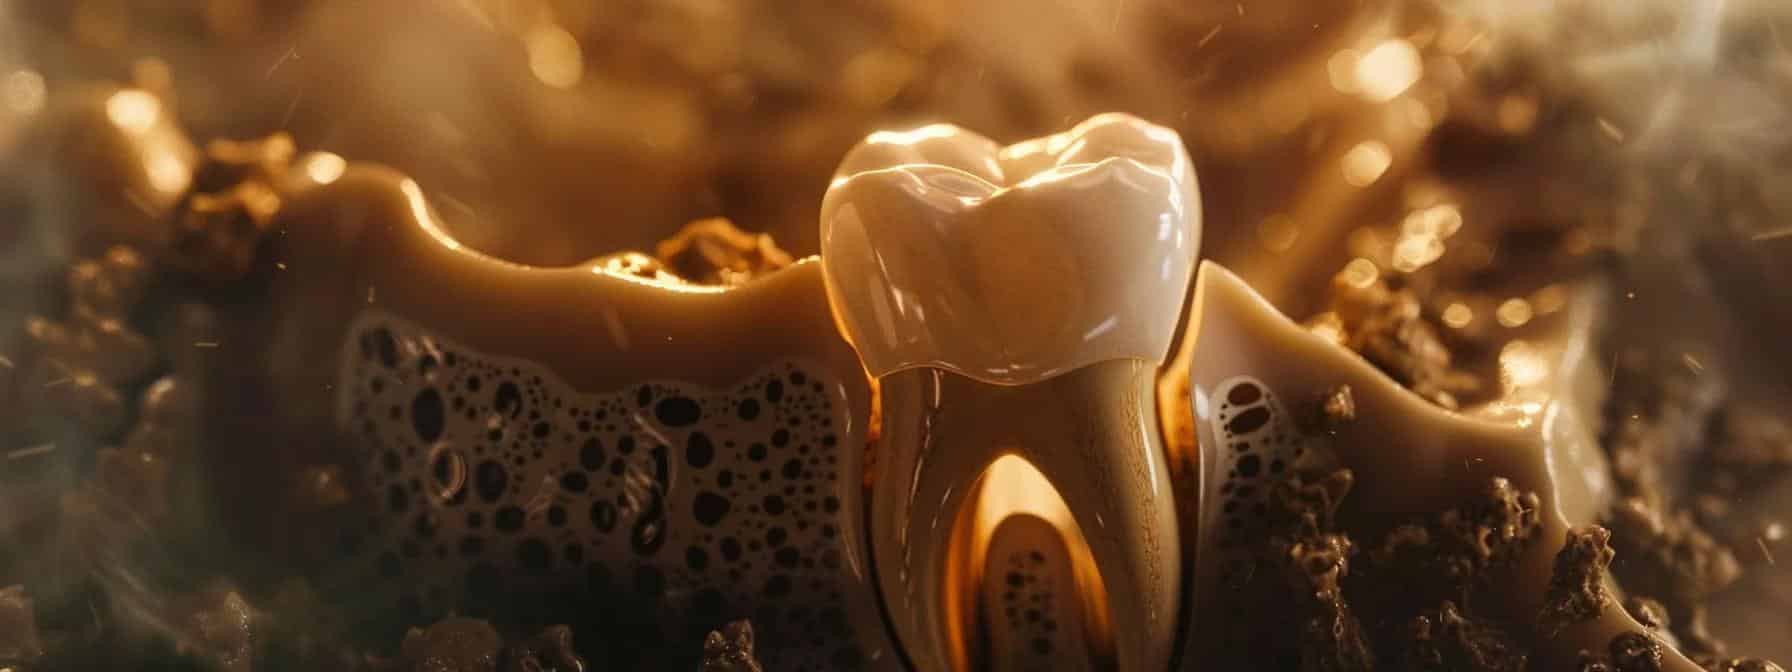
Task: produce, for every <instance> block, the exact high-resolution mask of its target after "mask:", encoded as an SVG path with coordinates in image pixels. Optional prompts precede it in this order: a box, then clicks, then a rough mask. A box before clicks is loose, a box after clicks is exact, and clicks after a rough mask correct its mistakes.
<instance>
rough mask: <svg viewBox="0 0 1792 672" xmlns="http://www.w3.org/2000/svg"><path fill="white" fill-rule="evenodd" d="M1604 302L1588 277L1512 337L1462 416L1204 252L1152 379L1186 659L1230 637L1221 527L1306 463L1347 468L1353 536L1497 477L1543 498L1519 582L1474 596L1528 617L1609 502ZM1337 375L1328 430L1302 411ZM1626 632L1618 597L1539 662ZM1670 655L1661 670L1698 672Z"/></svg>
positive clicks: (1195, 659)
mask: <svg viewBox="0 0 1792 672" xmlns="http://www.w3.org/2000/svg"><path fill="white" fill-rule="evenodd" d="M1603 301H1604V292H1603V288H1602V287H1600V286H1598V285H1597V284H1593V283H1589V284H1584V285H1582V286H1581V287H1580V288H1579V289H1578V290H1576V292H1575V294H1574V296H1573V297H1572V298H1571V299H1570V300H1569V304H1568V306H1567V307H1565V308H1564V309H1563V310H1562V311H1561V313H1560V314H1558V315H1555V316H1553V317H1551V318H1550V319H1551V320H1552V322H1551V323H1549V324H1547V325H1540V326H1542V328H1541V329H1540V330H1539V331H1538V332H1537V333H1535V337H1534V338H1531V339H1529V340H1526V341H1514V342H1513V344H1512V345H1508V346H1507V348H1506V350H1505V354H1504V355H1503V356H1502V358H1501V359H1502V362H1501V363H1502V368H1503V369H1504V370H1503V372H1502V381H1501V383H1502V390H1503V394H1501V395H1500V396H1499V397H1498V398H1496V399H1494V400H1493V401H1490V402H1487V403H1485V404H1481V405H1479V406H1475V407H1471V408H1466V409H1464V410H1463V411H1461V412H1453V411H1448V410H1445V409H1443V408H1440V407H1438V406H1435V405H1433V404H1432V403H1430V402H1427V401H1425V400H1423V399H1421V398H1420V397H1418V396H1417V395H1415V394H1413V393H1412V392H1410V391H1408V390H1406V389H1405V388H1403V387H1401V386H1400V385H1398V384H1397V383H1395V382H1394V381H1393V380H1392V379H1390V378H1388V377H1387V376H1386V375H1384V374H1382V373H1381V372H1380V371H1377V370H1376V369H1375V368H1374V367H1373V366H1372V365H1370V364H1369V363H1368V362H1367V361H1365V360H1363V359H1362V358H1361V357H1359V356H1357V355H1356V354H1355V353H1352V352H1350V351H1348V350H1346V349H1344V348H1343V347H1341V346H1338V345H1336V344H1335V343H1332V342H1329V341H1326V340H1324V339H1323V338H1321V337H1319V336H1317V335H1314V334H1312V333H1310V332H1308V331H1306V330H1305V329H1303V328H1301V327H1300V326H1298V325H1297V324H1295V323H1294V322H1292V321H1290V320H1289V319H1288V318H1286V317H1284V316H1282V315H1281V314H1280V313H1278V312H1277V311H1276V310H1275V308H1274V307H1273V306H1271V305H1270V304H1269V303H1268V302H1267V301H1265V300H1264V299H1263V298H1262V297H1260V296H1258V295H1257V294H1256V293H1255V292H1253V291H1252V290H1251V289H1250V288H1249V287H1247V286H1246V285H1245V284H1244V282H1243V281H1242V280H1240V279H1239V278H1238V277H1237V276H1234V275H1233V274H1232V273H1231V272H1229V271H1227V270H1225V269H1224V268H1222V267H1220V266H1218V265H1215V264H1213V263H1211V262H1205V263H1203V264H1202V265H1201V268H1200V271H1199V273H1198V276H1197V281H1196V288H1195V298H1194V301H1193V304H1192V308H1191V313H1190V317H1189V324H1188V332H1187V334H1186V336H1185V337H1184V340H1183V343H1182V346H1181V352H1180V353H1179V354H1178V356H1177V358H1176V359H1175V360H1174V362H1173V364H1172V365H1171V366H1170V367H1169V368H1168V369H1167V371H1166V375H1165V379H1164V380H1163V381H1162V382H1161V383H1160V385H1159V388H1158V394H1159V404H1160V406H1159V407H1160V410H1161V411H1162V412H1163V414H1164V423H1165V427H1166V432H1167V433H1168V434H1169V435H1170V436H1172V437H1174V438H1173V439H1172V441H1171V455H1172V458H1171V459H1172V460H1173V461H1174V462H1175V463H1176V468H1177V473H1178V485H1179V486H1184V487H1182V488H1180V489H1179V491H1178V496H1179V497H1180V498H1182V500H1183V509H1182V510H1183V511H1191V510H1193V511H1195V512H1196V514H1195V515H1194V516H1192V517H1190V518H1185V519H1184V520H1185V525H1184V533H1185V535H1187V534H1189V533H1191V532H1192V535H1190V538H1191V539H1192V541H1193V544H1192V549H1193V550H1192V553H1194V555H1195V558H1194V573H1193V577H1192V585H1191V587H1190V593H1191V599H1192V600H1193V601H1192V604H1194V605H1196V607H1195V609H1194V612H1193V613H1192V614H1190V618H1189V620H1188V624H1187V633H1186V636H1187V637H1188V638H1189V647H1188V649H1187V650H1188V651H1189V652H1190V654H1189V656H1188V657H1187V661H1188V662H1187V663H1186V664H1185V665H1184V669H1187V670H1197V669H1203V668H1202V662H1201V661H1203V660H1212V658H1213V654H1214V653H1215V652H1216V651H1217V649H1216V648H1215V647H1219V646H1222V644H1221V643H1220V642H1218V641H1215V639H1216V638H1215V637H1214V633H1213V630H1212V628H1213V627H1214V623H1215V618H1216V617H1215V614H1229V613H1230V612H1229V611H1228V610H1227V606H1226V604H1225V603H1226V599H1227V597H1226V592H1227V591H1224V590H1222V589H1221V585H1220V581H1221V572H1222V571H1223V567H1224V566H1225V564H1226V562H1227V560H1228V559H1229V558H1231V557H1233V556H1232V555H1231V553H1229V552H1228V551H1227V548H1228V547H1229V546H1231V545H1232V542H1233V541H1235V540H1236V537H1232V538H1229V537H1231V536H1232V535H1229V534H1228V531H1229V530H1231V529H1234V527H1233V526H1234V525H1240V526H1243V527H1244V528H1246V529H1248V528H1249V523H1250V520H1249V513H1248V512H1249V511H1250V508H1251V506H1250V505H1251V503H1252V501H1253V500H1252V498H1253V497H1257V496H1260V494H1261V493H1263V492H1264V491H1265V490H1266V488H1267V487H1268V486H1269V484H1270V483H1271V482H1273V481H1275V480H1277V476H1279V475H1280V474H1285V473H1292V472H1293V471H1295V470H1297V469H1304V468H1318V469H1321V470H1323V469H1325V468H1332V467H1341V468H1346V469H1350V470H1351V472H1352V473H1353V475H1354V477H1355V485H1354V487H1353V488H1351V490H1350V493H1351V494H1349V496H1348V498H1347V499H1346V500H1345V506H1344V508H1343V509H1342V510H1341V511H1340V513H1339V514H1338V515H1339V522H1338V524H1339V526H1340V527H1341V528H1343V531H1345V532H1350V531H1352V530H1368V529H1386V526H1387V525H1389V524H1391V523H1399V522H1406V521H1407V520H1409V519H1411V518H1413V517H1414V516H1421V515H1425V514H1427V513H1429V512H1437V511H1442V510H1444V509H1447V508H1450V507H1453V506H1457V505H1459V504H1461V503H1462V502H1463V501H1464V498H1465V497H1467V496H1469V495H1470V494H1471V493H1475V492H1481V491H1483V490H1484V489H1485V488H1486V487H1487V484H1488V483H1489V482H1490V481H1491V479H1494V478H1496V477H1498V478H1506V479H1509V480H1510V482H1511V484H1512V487H1513V489H1514V490H1516V491H1519V492H1523V491H1532V492H1535V493H1537V495H1538V497H1539V499H1540V501H1541V506H1542V510H1541V511H1540V512H1539V515H1540V519H1541V526H1540V528H1539V529H1538V531H1537V533H1536V536H1535V537H1534V538H1533V541H1531V542H1530V546H1529V547H1527V548H1526V549H1525V550H1524V551H1523V553H1522V554H1521V555H1520V556H1519V557H1518V559H1517V561H1516V564H1515V565H1514V566H1513V567H1512V568H1511V569H1510V570H1507V571H1509V572H1510V574H1509V575H1507V578H1509V579H1510V580H1511V581H1512V582H1513V584H1512V586H1511V587H1510V588H1507V589H1503V590H1500V591H1497V594H1490V595H1489V599H1490V600H1492V601H1491V602H1483V603H1481V604H1480V606H1482V607H1486V608H1490V609H1492V610H1493V613H1495V614H1497V615H1499V616H1501V617H1504V618H1506V619H1507V620H1509V621H1510V622H1515V623H1531V622H1535V619H1536V615H1537V613H1538V608H1539V605H1540V603H1541V601H1542V598H1543V594H1544V588H1545V586H1546V585H1547V583H1548V580H1549V576H1550V572H1551V570H1552V566H1553V558H1554V556H1555V554H1556V552H1557V551H1558V550H1559V549H1560V548H1561V545H1562V543H1563V540H1564V539H1565V538H1566V531H1567V530H1568V529H1569V528H1570V527H1571V526H1574V525H1583V524H1587V523H1591V522H1593V521H1594V519H1595V517H1596V516H1598V515H1599V513H1600V511H1601V510H1602V508H1603V507H1604V506H1605V505H1606V504H1607V500H1608V499H1609V498H1610V492H1609V489H1610V487H1609V484H1608V482H1607V477H1606V471H1605V464H1604V457H1603V455H1602V453H1600V451H1599V447H1598V445H1597V443H1596V434H1595V431H1596V426H1597V422H1598V418H1599V414H1600V404H1601V397H1602V395H1603V390H1604V382H1605V379H1604V377H1603V376H1602V375H1600V374H1599V372H1598V369H1599V366H1600V362H1598V361H1595V360H1596V359H1597V358H1596V357H1593V356H1591V355H1590V353H1589V343H1588V341H1589V336H1590V332H1591V331H1592V327H1593V324H1594V323H1595V322H1596V321H1597V320H1598V316H1599V314H1600V312H1601V310H1602V305H1603ZM1340 386H1348V387H1349V389H1350V391H1351V392H1350V400H1351V401H1352V402H1354V419H1353V420H1350V421H1347V422H1343V423H1339V424H1336V425H1332V426H1327V427H1326V428H1325V429H1324V430H1323V431H1318V430H1315V429H1314V428H1313V427H1312V426H1311V425H1310V424H1308V423H1303V422H1302V421H1300V420H1299V418H1298V417H1297V416H1295V415H1294V414H1295V413H1299V412H1300V411H1299V410H1296V409H1295V407H1296V406H1297V405H1299V404H1303V403H1306V402H1309V401H1315V400H1319V399H1322V398H1324V396H1325V395H1326V394H1327V393H1328V392H1330V391H1333V390H1336V389H1338V388H1339V387H1340ZM1190 484H1196V487H1194V488H1191V487H1189V485H1190ZM1247 487H1248V488H1249V490H1248V491H1246V494H1243V495H1240V494H1239V491H1240V490H1242V489H1245V488H1247ZM1228 504H1230V506H1228ZM1235 520H1236V521H1237V522H1234V521H1235ZM1375 541H1377V540H1375V539H1369V540H1363V539H1358V542H1359V543H1374V542H1375ZM1219 618H1230V617H1229V616H1220V617H1219ZM1626 629H1628V630H1637V631H1641V630H1643V628H1641V626H1638V625H1637V624H1636V623H1635V621H1634V620H1632V619H1631V617H1630V616H1629V615H1628V614H1626V613H1625V612H1624V610H1623V608H1622V607H1620V606H1618V604H1617V603H1616V602H1614V603H1613V604H1612V605H1610V606H1608V607H1607V608H1606V609H1605V610H1604V611H1603V612H1602V613H1601V614H1600V615H1599V616H1598V618H1597V619H1595V620H1594V621H1592V622H1588V623H1583V624H1579V625H1576V626H1574V627H1571V628H1569V629H1568V630H1567V631H1565V632H1564V633H1563V635H1562V636H1561V637H1559V638H1554V639H1545V640H1542V641H1541V643H1540V647H1539V649H1538V650H1537V652H1536V653H1537V656H1536V658H1537V659H1538V660H1537V661H1534V662H1539V661H1560V662H1562V663H1563V664H1566V662H1567V661H1572V660H1573V656H1574V654H1575V652H1576V651H1577V650H1578V649H1588V650H1598V649H1599V647H1601V646H1604V645H1605V642H1606V641H1607V640H1608V639H1610V637H1611V636H1612V635H1615V634H1617V633H1619V632H1623V631H1625V630H1626ZM1515 634H1519V635H1521V636H1522V635H1527V634H1529V633H1515ZM1669 655H1670V657H1671V660H1669V661H1668V662H1669V667H1667V668H1664V669H1675V670H1684V671H1689V672H1690V671H1691V670H1694V669H1696V668H1694V667H1691V664H1690V663H1688V662H1687V661H1685V659H1683V658H1679V657H1678V654H1675V653H1670V654H1669Z"/></svg>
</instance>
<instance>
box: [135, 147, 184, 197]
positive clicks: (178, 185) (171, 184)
mask: <svg viewBox="0 0 1792 672" xmlns="http://www.w3.org/2000/svg"><path fill="white" fill-rule="evenodd" d="M143 161H144V166H143V167H144V168H145V169H146V170H147V172H148V174H149V186H151V187H153V188H155V190H156V191H160V192H163V193H177V192H181V191H185V190H186V188H187V184H188V182H189V181H190V180H191V179H192V175H191V173H189V172H188V171H187V164H186V163H185V162H183V161H181V160H180V158H179V157H176V156H175V155H174V153H173V152H151V153H150V154H149V155H148V156H145V157H144V158H143Z"/></svg>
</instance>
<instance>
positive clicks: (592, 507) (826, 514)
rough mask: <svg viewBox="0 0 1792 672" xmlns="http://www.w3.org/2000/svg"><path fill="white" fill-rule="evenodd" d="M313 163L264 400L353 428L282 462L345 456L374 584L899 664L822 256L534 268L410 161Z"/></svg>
mask: <svg viewBox="0 0 1792 672" xmlns="http://www.w3.org/2000/svg"><path fill="white" fill-rule="evenodd" d="M319 162H321V163H319ZM314 166H315V167H318V168H319V169H318V170H311V168H312V167H314ZM299 167H300V170H298V171H295V172H296V173H299V175H298V176H297V177H296V178H295V179H296V180H298V183H295V184H291V185H287V186H286V187H285V189H286V190H287V192H288V193H287V194H286V198H285V201H286V203H285V206H284V207H283V209H282V211H281V213H280V214H279V216H278V219H277V223H276V231H277V232H278V235H277V236H276V238H277V240H276V241H275V249H273V250H272V256H273V259H272V261H273V263H275V264H277V265H278V269H279V270H274V271H271V275H272V278H273V287H272V291H271V296H272V299H271V300H272V302H273V304H274V307H273V308H271V309H270V311H269V312H270V313H271V314H272V317H271V318H270V319H272V321H273V324H272V326H271V327H270V329H269V332H268V334H269V336H268V337H267V339H266V341H265V342H266V343H267V345H268V350H267V352H268V354H267V355H266V357H267V359H266V360H264V361H261V362H259V363H258V366H259V367H260V369H261V371H263V372H264V374H265V375H266V376H267V381H266V382H267V383H268V385H266V386H265V387H267V388H268V389H271V390H272V391H273V392H272V393H273V397H272V399H271V400H270V401H269V402H268V403H267V404H265V406H264V408H265V409H267V410H266V411H265V415H258V416H255V418H254V420H253V421H252V422H253V423H255V424H256V425H258V426H259V427H261V428H262V429H261V431H263V432H267V433H268V434H270V435H272V436H273V437H277V436H279V435H280V434H281V433H282V429H283V428H284V427H305V426H308V425H309V426H312V429H311V431H310V433H309V434H307V435H311V436H315V435H316V434H317V427H320V426H331V425H333V426H334V427H336V428H337V430H338V431H339V432H340V433H341V434H342V435H343V436H344V437H345V438H344V440H343V441H341V442H340V443H341V444H342V445H345V446H348V447H349V449H348V450H346V451H345V454H344V455H342V456H340V457H336V456H330V455H324V454H321V453H303V452H295V453H291V454H286V455H284V456H282V457H281V458H280V459H282V460H284V463H283V464H278V465H276V468H277V469H279V470H280V471H283V472H286V473H304V472H305V469H307V468H309V467H313V466H316V465H317V464H318V463H319V462H320V461H327V460H330V459H335V460H337V463H338V464H340V465H342V466H341V470H342V473H343V474H344V475H345V476H346V477H347V478H348V480H350V481H351V482H353V483H355V484H356V486H357V487H358V488H359V489H360V491H361V493H362V496H361V497H360V498H359V499H358V500H357V502H359V503H358V505H357V506H356V507H353V509H352V510H351V511H349V512H348V513H349V514H350V515H348V516H346V518H347V519H348V520H349V521H350V524H348V525H347V526H346V527H344V528H342V529H341V530H340V531H339V532H337V533H336V536H334V537H331V538H330V539H328V541H329V545H330V547H331V548H332V549H333V550H332V552H334V553H336V554H337V557H336V559H335V562H334V565H335V566H338V567H345V568H347V571H346V575H345V576H344V577H335V578H347V579H348V580H349V581H351V582H350V583H349V584H348V585H351V586H356V587H357V588H356V590H358V591H364V592H366V593H367V594H368V598H369V600H370V601H375V603H374V604H372V605H364V606H373V607H378V606H384V607H386V608H385V609H384V610H383V611H384V612H385V613H393V611H394V609H393V607H394V606H396V607H397V609H396V611H397V613H398V614H400V615H402V616H406V617H407V620H408V621H409V622H410V623H416V622H428V621H429V620H431V619H432V618H434V617H436V616H439V615H440V614H443V613H448V612H450V611H459V612H461V613H471V614H475V615H478V614H483V613H488V610H493V609H503V608H504V607H505V606H506V605H513V606H515V607H518V608H520V610H521V616H522V617H525V618H543V617H546V618H570V619H575V621H574V622H581V623H596V624H598V625H600V626H601V625H603V624H606V623H611V624H615V625H617V627H616V628H615V629H614V630H613V631H614V632H636V633H639V632H642V631H641V630H638V629H637V630H630V629H628V628H630V627H634V628H638V627H640V626H642V625H643V624H647V625H652V624H655V623H657V624H660V625H662V626H663V627H665V628H666V630H665V631H664V633H663V634H664V635H665V638H664V639H654V638H651V637H649V638H642V639H640V640H639V641H638V642H637V644H636V646H637V647H638V648H640V649H641V650H643V651H648V650H652V649H650V648H649V647H651V646H653V644H652V642H654V641H660V642H664V643H666V644H667V645H668V646H671V647H674V649H675V650H678V651H690V652H695V651H698V650H700V643H701V641H702V635H703V634H704V633H705V632H706V631H708V630H710V629H713V628H716V627H718V626H719V625H720V624H722V623H725V622H728V621H729V620H733V619H737V618H743V617H751V618H753V620H754V626H755V628H756V630H757V632H758V633H759V635H760V644H761V647H760V651H761V654H762V656H763V657H764V660H765V661H766V663H767V664H768V665H769V666H772V667H773V668H775V669H791V670H823V669H825V670H834V669H896V668H894V667H893V666H895V665H898V664H899V663H898V662H897V661H898V660H899V656H898V655H897V654H896V652H895V651H893V650H892V648H891V646H890V644H889V643H888V641H887V637H886V635H885V634H884V633H885V632H886V630H885V627H884V625H883V622H882V617H881V615H880V614H879V612H878V607H877V603H876V593H875V591H874V588H872V586H871V585H870V583H869V581H870V577H869V575H868V568H869V563H868V562H867V558H866V556H865V551H864V536H863V532H862V530H861V528H862V525H863V522H862V521H863V515H862V511H863V509H862V508H861V507H862V497H861V494H860V493H861V490H862V487H863V486H862V483H863V479H862V477H861V474H860V470H861V458H862V455H863V451H864V446H865V443H866V424H867V418H868V416H869V413H870V387H869V384H868V381H867V380H866V378H865V376H864V373H863V369H862V368H861V367H860V365H859V363H858V360H857V358H856V356H855V355H854V353H853V351H852V350H851V349H850V348H849V347H848V346H847V344H846V343H845V341H843V340H842V339H841V338H840V336H839V334H838V331H837V329H836V328H835V325H834V321H833V317H832V315H831V314H830V312H829V311H828V307H827V301H826V298H825V295H824V289H823V284H822V276H821V272H820V271H821V269H820V266H819V264H818V263H816V262H814V261H813V260H809V261H803V262H798V263H796V264H795V265H793V266H790V267H788V268H785V269H782V270H779V271H776V272H773V273H771V274H769V275H767V276H765V277H762V278H759V279H756V280H753V281H750V282H746V283H743V284H740V285H738V286H733V287H730V288H725V289H724V288H721V287H705V286H696V285H689V284H683V283H681V282H679V281H676V280H674V279H667V278H659V279H653V278H648V277H642V276H640V275H635V274H631V273H629V272H628V271H627V269H626V268H622V266H624V265H619V264H616V263H611V262H613V261H615V260H614V259H610V260H604V259H600V260H595V261H593V262H591V263H588V264H584V265H580V266H572V267H562V268H541V267H529V266H522V265H517V264H512V263H508V262H505V261H501V260H498V259H493V258H490V257H486V256H484V255H481V254H479V253H477V252H474V251H472V250H470V249H467V248H465V247H464V246H462V245H460V244H459V243H457V242H456V241H455V240H453V239H452V238H450V237H448V236H447V235H446V234H445V233H444V232H443V231H442V229H441V228H440V226H438V224H437V222H436V219H435V217H434V215H433V214H432V212H431V210H430V208H429V206H428V204H427V202H426V201H425V199H424V197H423V196H422V195H421V192H420V191H419V189H418V188H417V185H416V184H414V183H412V182H411V181H409V180H407V179H404V178H403V177H402V176H399V175H397V174H394V173H392V172H390V171H387V170H384V169H380V168H375V167H366V166H360V165H349V166H347V167H346V170H344V166H343V164H342V163H341V162H340V160H339V159H335V158H334V157H327V156H322V157H310V158H305V159H301V161H300V166H299ZM239 338H240V336H239ZM233 340H234V339H233ZM235 389H250V388H247V387H239V388H235ZM275 418H284V419H285V420H284V422H286V423H288V424H287V425H285V426H284V427H282V426H270V425H269V424H268V423H270V422H272V421H273V420H274V419H275ZM295 431H296V430H295ZM255 452H260V453H263V454H260V455H257V456H255V457H254V458H248V457H242V458H236V459H235V462H239V463H246V462H255V463H259V464H261V466H259V467H258V469H259V470H262V471H265V470H267V469H268V468H269V467H268V466H266V464H265V460H266V459H267V455H266V454H265V452H267V451H255ZM219 461H220V462H222V464H220V465H219V469H220V471H221V472H222V473H229V474H247V473H251V471H250V469H249V466H248V464H232V458H231V457H230V456H222V458H221V459H220V460H219ZM227 485H228V484H227ZM240 487H245V488H246V487H265V486H247V485H242V486H240ZM252 496H253V495H252V493H245V495H244V498H243V501H249V500H250V499H251V498H252ZM370 574H371V576H370ZM355 581H358V582H355ZM500 613H509V612H502V611H501V612H500ZM554 614H561V615H559V616H556V615H554ZM594 619H595V620H594ZM625 626H626V627H625ZM649 632H651V631H649ZM629 636H630V637H639V636H638V635H629ZM617 644H618V645H620V644H622V642H618V643H617ZM653 655H658V654H653Z"/></svg>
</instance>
